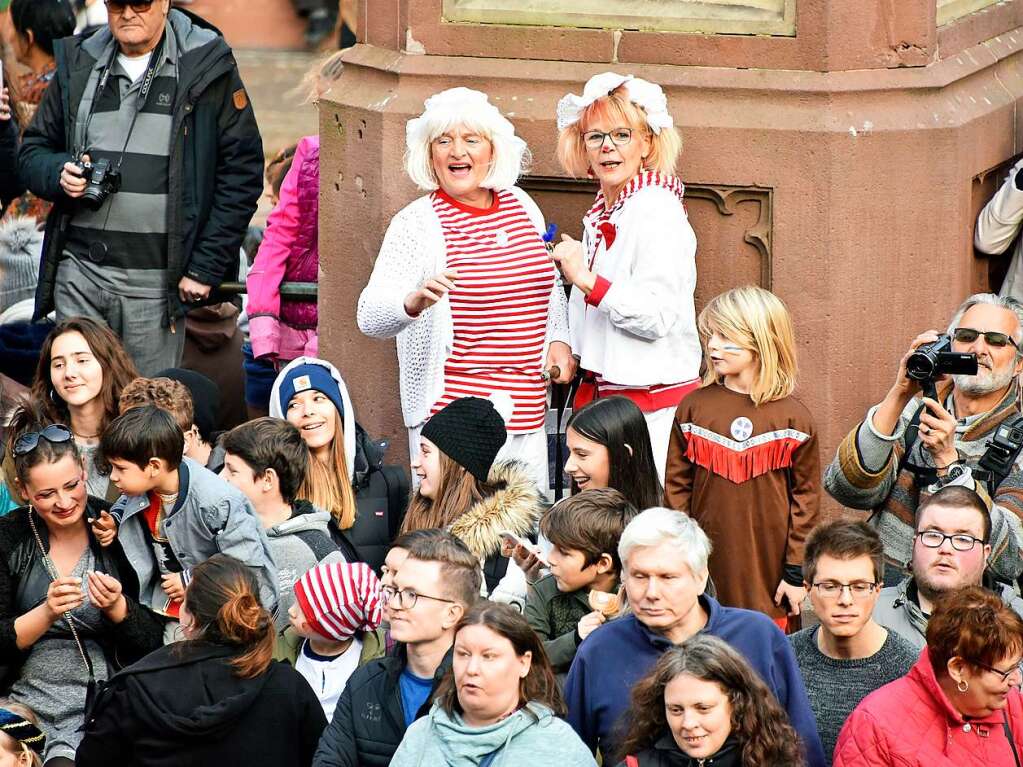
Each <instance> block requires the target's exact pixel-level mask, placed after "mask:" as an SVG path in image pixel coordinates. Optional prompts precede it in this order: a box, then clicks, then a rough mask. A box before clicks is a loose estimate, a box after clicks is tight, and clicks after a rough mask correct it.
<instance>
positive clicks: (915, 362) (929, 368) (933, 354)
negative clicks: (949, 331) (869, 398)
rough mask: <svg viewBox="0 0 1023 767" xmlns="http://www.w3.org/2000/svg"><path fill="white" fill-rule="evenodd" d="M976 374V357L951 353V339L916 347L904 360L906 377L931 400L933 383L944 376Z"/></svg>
mask: <svg viewBox="0 0 1023 767" xmlns="http://www.w3.org/2000/svg"><path fill="white" fill-rule="evenodd" d="M976 374H977V355H976V354H972V353H969V354H968V353H966V352H954V351H952V338H951V337H950V336H947V335H945V336H939V337H938V340H937V341H934V342H932V343H929V344H924V345H923V346H920V347H917V349H916V351H914V352H913V353H912V354H911V355H909V359H908V360H906V377H907V378H912V379H913V380H914V381H919V382H920V384H921V386H922V387H923V390H924V394H925V395H926V396H928V397H931V398H932V399H933V398H935V396H936V392H935V388H934V382H935V381H936V380H937V379H938V378H941V376H944V375H966V376H972V375H976Z"/></svg>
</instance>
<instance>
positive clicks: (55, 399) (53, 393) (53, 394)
mask: <svg viewBox="0 0 1023 767" xmlns="http://www.w3.org/2000/svg"><path fill="white" fill-rule="evenodd" d="M58 401H60V398H59V397H58V396H57V390H56V389H54V388H53V387H52V386H51V387H50V402H52V403H53V404H54V405H56V404H57V402H58Z"/></svg>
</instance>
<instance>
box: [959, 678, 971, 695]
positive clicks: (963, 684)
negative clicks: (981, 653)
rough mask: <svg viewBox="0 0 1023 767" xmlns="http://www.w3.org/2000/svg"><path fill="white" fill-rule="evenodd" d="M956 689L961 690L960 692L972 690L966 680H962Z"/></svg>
mask: <svg viewBox="0 0 1023 767" xmlns="http://www.w3.org/2000/svg"><path fill="white" fill-rule="evenodd" d="M956 689H957V690H959V692H966V691H967V690H969V689H970V683H969V682H967V681H966V680H965V679H960V680H959V684H957V685H956Z"/></svg>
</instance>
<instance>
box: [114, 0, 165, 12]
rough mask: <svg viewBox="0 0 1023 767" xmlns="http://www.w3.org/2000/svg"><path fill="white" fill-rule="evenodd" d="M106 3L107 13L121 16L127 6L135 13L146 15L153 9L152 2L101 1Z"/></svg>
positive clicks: (145, 0)
mask: <svg viewBox="0 0 1023 767" xmlns="http://www.w3.org/2000/svg"><path fill="white" fill-rule="evenodd" d="M103 2H104V3H106V6H107V11H108V12H110V13H117V14H121V13H124V9H125V8H127V7H128V6H129V5H130V6H131V9H132V10H133V11H135V13H146V12H147V11H148V10H149V9H150V8H152V7H153V0H103Z"/></svg>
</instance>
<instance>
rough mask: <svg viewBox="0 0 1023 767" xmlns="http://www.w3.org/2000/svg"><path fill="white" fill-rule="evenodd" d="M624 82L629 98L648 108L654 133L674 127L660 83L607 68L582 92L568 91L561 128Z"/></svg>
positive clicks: (562, 104)
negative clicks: (581, 93)
mask: <svg viewBox="0 0 1023 767" xmlns="http://www.w3.org/2000/svg"><path fill="white" fill-rule="evenodd" d="M622 85H625V89H626V90H627V91H628V92H629V101H631V102H632V103H633V104H635V105H636V106H638V107H641V108H642V109H643V111H644V112H646V122H647V125H649V126H650V130H652V131H653V132H654V133H655V134H658V135H659V134H660V132H661V130H662V129H664V128H671V127H672V126H673V125H674V124H675V121H674V120H672V118H671V115H670V114H668V99H667V97H666V96H665V95H664V91H663V90H661V86H660V85H657V84H656V83H652V82H650V81H649V80H642V79H640V78H638V77H633V76H632V75H620V74H617V73H615V72H604V73H603V74H599V75H594V76H593V77H591V78H590V79H589V80H588V81H587V82H586V87H585V88H583V95H582V96H576V95H575V94H574V93H569V94H568V95H566V96H565V97H564V98H563V99H561V101H559V102H558V130H559V131H563V130H564V129H565V128H567V127H568V126H570V125H575V124H576V123H577V122H579V118H580V117H582V113H583V111H584V110H585V109H586V107H588V106H589V105H590V104H592V103H593V102H594V101H596V100H597V99H599V98H602V97H604V96H609V95H610V94H611V93H613V92H614V90H615V89H616V88H618V87H620V86H622Z"/></svg>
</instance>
